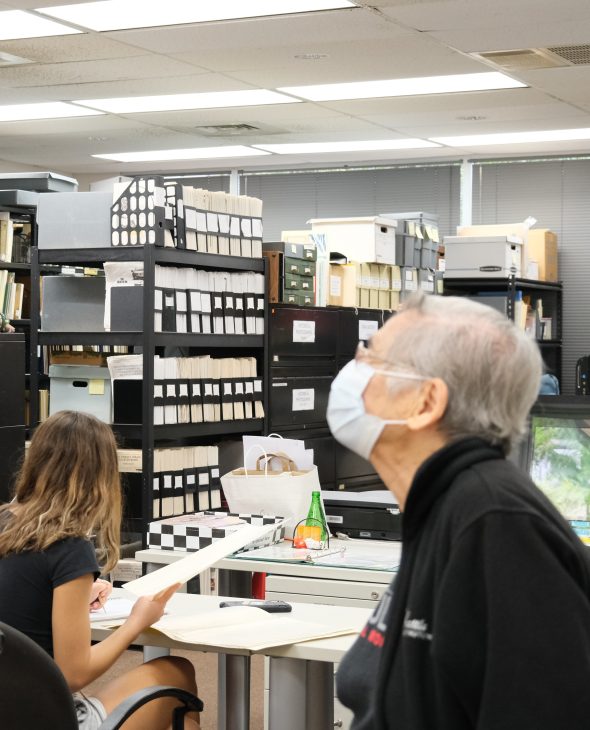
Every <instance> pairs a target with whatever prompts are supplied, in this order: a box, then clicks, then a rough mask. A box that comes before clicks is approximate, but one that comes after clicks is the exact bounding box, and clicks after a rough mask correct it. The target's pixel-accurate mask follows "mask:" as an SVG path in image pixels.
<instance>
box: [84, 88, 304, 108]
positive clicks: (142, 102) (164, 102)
mask: <svg viewBox="0 0 590 730" xmlns="http://www.w3.org/2000/svg"><path fill="white" fill-rule="evenodd" d="M298 101H299V99H293V98H292V97H290V96H285V95H284V94H279V93H277V92H276V91H267V90H266V89H246V90H244V91H213V92H210V93H203V94H162V95H160V96H122V97H115V98H114V99H81V100H79V101H78V100H77V101H75V102H74V104H81V105H82V106H88V107H92V108H93V109H100V110H101V111H105V112H111V113H113V114H138V113H139V112H164V111H181V110H184V109H221V108H223V107H234V106H236V107H237V106H264V105H266V104H294V103H297V102H298Z"/></svg>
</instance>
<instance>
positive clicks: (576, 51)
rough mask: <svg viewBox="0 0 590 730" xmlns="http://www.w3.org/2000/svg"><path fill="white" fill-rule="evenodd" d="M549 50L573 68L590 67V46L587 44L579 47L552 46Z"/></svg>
mask: <svg viewBox="0 0 590 730" xmlns="http://www.w3.org/2000/svg"><path fill="white" fill-rule="evenodd" d="M547 50H548V51H550V52H551V53H553V54H554V55H555V56H559V57H560V58H563V59H564V60H565V61H567V62H568V63H571V64H572V65H573V66H588V65H590V45H589V44H587V43H584V44H582V45H578V46H552V47H551V48H548V49H547Z"/></svg>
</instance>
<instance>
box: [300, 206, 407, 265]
mask: <svg viewBox="0 0 590 730" xmlns="http://www.w3.org/2000/svg"><path fill="white" fill-rule="evenodd" d="M309 223H310V224H311V228H312V231H313V232H314V233H323V234H325V236H326V244H327V246H328V250H329V251H330V253H339V254H341V255H342V256H345V257H346V258H347V259H348V261H368V262H370V263H376V264H396V263H397V261H396V257H395V229H396V226H397V222H396V221H394V220H391V219H389V218H381V217H379V216H370V217H365V218H323V219H320V218H314V219H313V220H311V221H309Z"/></svg>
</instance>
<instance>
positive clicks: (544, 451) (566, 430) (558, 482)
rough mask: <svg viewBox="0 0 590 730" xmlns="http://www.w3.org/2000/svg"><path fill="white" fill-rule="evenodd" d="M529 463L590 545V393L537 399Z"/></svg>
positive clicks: (541, 486) (539, 482) (543, 487)
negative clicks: (586, 395) (587, 394)
mask: <svg viewBox="0 0 590 730" xmlns="http://www.w3.org/2000/svg"><path fill="white" fill-rule="evenodd" d="M526 462H527V468H528V471H529V474H530V476H531V478H532V480H533V481H534V482H535V484H536V485H537V486H538V487H539V489H541V490H542V491H543V492H544V493H545V494H546V496H547V497H548V498H549V499H550V500H551V502H552V503H553V504H554V505H555V507H556V508H557V509H558V510H559V512H560V513H561V514H562V515H563V517H565V519H566V520H568V522H569V523H570V524H571V526H572V528H573V529H574V532H576V534H577V535H578V536H579V537H580V538H581V540H582V541H583V542H584V543H586V544H587V545H590V397H585V396H544V397H541V398H539V400H538V402H537V403H536V404H535V406H534V408H533V409H532V411H531V423H530V432H529V439H528V443H527V448H526Z"/></svg>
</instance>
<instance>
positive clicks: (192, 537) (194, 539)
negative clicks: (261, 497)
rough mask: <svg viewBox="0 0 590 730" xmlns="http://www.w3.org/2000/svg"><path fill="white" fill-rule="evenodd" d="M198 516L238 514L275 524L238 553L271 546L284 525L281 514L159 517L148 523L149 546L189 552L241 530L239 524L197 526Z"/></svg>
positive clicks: (246, 519)
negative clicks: (277, 515)
mask: <svg viewBox="0 0 590 730" xmlns="http://www.w3.org/2000/svg"><path fill="white" fill-rule="evenodd" d="M199 517H219V518H223V517H239V518H240V519H241V520H244V522H247V523H249V524H251V525H257V526H262V525H272V524H276V528H275V529H274V530H273V531H272V532H269V533H268V534H266V535H264V536H263V537H262V538H260V539H259V540H255V541H254V542H251V543H249V544H248V545H246V546H245V547H244V548H242V550H239V551H238V552H246V551H247V550H254V549H255V548H260V547H266V546H267V545H273V544H274V543H277V542H280V541H281V540H282V539H283V538H284V537H285V525H284V523H283V518H282V517H276V516H274V515H251V514H237V513H236V512H217V511H205V512H197V513H195V514H194V515H185V516H184V518H185V519H184V520H183V519H182V518H180V517H174V518H170V519H167V520H159V521H158V522H150V524H149V526H148V535H147V543H148V547H150V548H157V549H159V550H180V551H183V552H189V553H191V552H196V551H197V550H200V549H201V548H204V547H207V546H208V545H211V544H212V543H214V542H216V541H217V540H221V539H222V538H224V537H225V536H226V535H229V534H231V533H232V532H235V531H236V530H239V529H240V525H239V524H237V525H227V526H224V527H210V526H205V525H198V526H197V525H195V524H194V523H195V518H199ZM191 523H192V524H191Z"/></svg>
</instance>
